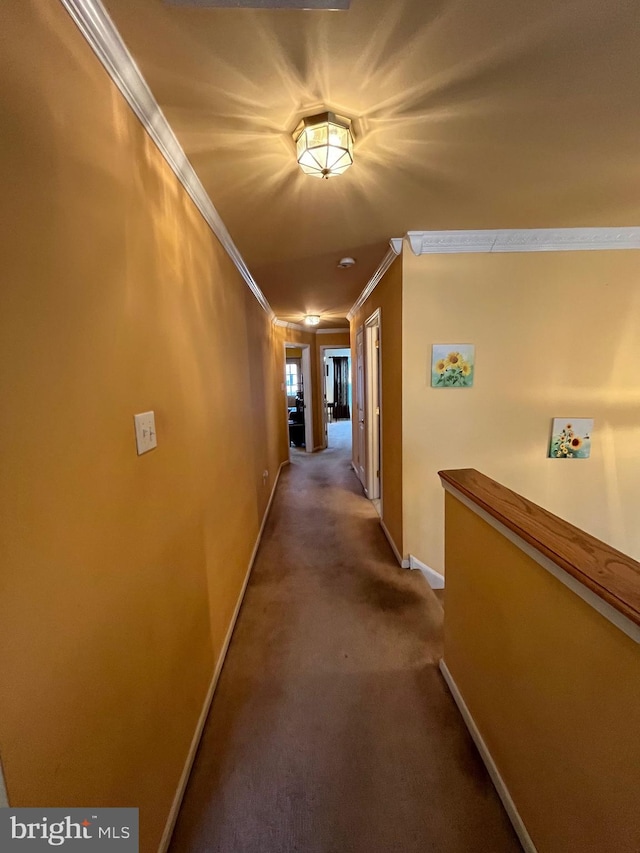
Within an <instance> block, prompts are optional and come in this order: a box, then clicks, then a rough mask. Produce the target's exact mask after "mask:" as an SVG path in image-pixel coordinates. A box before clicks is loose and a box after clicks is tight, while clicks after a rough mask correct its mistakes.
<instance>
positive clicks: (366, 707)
mask: <svg viewBox="0 0 640 853" xmlns="http://www.w3.org/2000/svg"><path fill="white" fill-rule="evenodd" d="M335 426H336V427H341V426H342V424H336V425H335ZM333 433H334V435H333V440H332V438H331V436H330V444H332V445H333V446H332V447H331V448H330V449H329V450H327V451H325V452H323V453H317V454H305V453H302V452H293V453H292V464H291V466H290V467H289V468H286V469H284V471H283V475H282V478H281V483H280V485H279V488H278V491H277V494H276V498H275V500H274V504H273V508H272V511H271V516H270V518H269V521H268V523H267V526H266V530H265V534H264V538H263V542H262V545H261V548H260V551H259V554H258V557H257V560H256V563H255V566H254V569H253V573H252V577H251V581H250V583H249V587H248V589H247V594H246V597H245V601H244V604H243V607H242V610H241V612H240V617H239V619H238V623H237V627H236V630H235V633H234V637H233V640H232V643H231V646H230V649H229V653H228V656H227V660H226V663H225V666H224V669H223V672H222V675H221V678H220V682H219V685H218V689H217V691H216V695H215V698H214V702H213V705H212V708H211V713H210V715H209V718H208V721H207V725H206V728H205V732H204V735H203V739H202V743H201V746H200V749H199V752H198V755H197V758H196V762H195V765H194V768H193V772H192V775H191V779H190V782H189V786H188V789H187V792H186V796H185V799H184V803H183V806H182V810H181V812H180V816H179V819H178V823H177V826H176V830H175V833H174V837H173V842H172V846H171V850H172V851H173V853H186V851H193V853H195V851H198V853H205V851H207V853H213V851H216V852H217V853H293V851H299V853H392V851H393V853H396V852H397V853H425V851H432V852H433V853H472V851H478V853H502V851H505V853H506V851H520V846H519V844H518V841H517V839H516V837H515V835H514V833H513V831H512V829H511V826H510V824H509V821H508V819H507V817H506V815H505V813H504V811H503V809H502V806H501V804H500V802H499V800H498V797H497V795H496V794H495V791H494V789H493V787H492V785H491V782H490V781H489V778H488V776H487V774H486V772H485V770H484V766H483V765H482V762H481V760H480V758H479V756H478V754H477V752H476V750H475V748H474V746H473V744H472V741H471V739H470V737H469V735H468V733H467V731H466V729H465V727H464V724H463V722H462V720H461V718H460V716H459V714H458V711H457V709H456V707H455V705H454V703H453V700H452V699H451V697H450V695H449V693H448V691H447V688H446V687H445V685H444V682H443V681H442V678H441V676H440V673H439V671H438V669H437V666H436V662H437V660H438V657H439V655H440V654H441V630H442V617H443V613H442V608H441V605H440V603H439V602H438V600H437V599H436V597H435V596H434V595H433V593H432V591H431V590H430V589H429V587H428V586H427V584H426V582H425V580H424V578H423V577H422V575H421V574H420V573H419V572H415V571H414V572H410V571H408V570H406V569H401V568H400V567H399V566H398V565H397V563H396V562H395V560H394V558H393V555H392V553H391V550H390V548H389V546H388V544H387V542H386V540H385V539H384V536H383V534H382V532H381V530H380V527H379V523H378V521H379V519H378V516H377V515H376V513H375V511H374V509H373V507H372V506H371V504H370V503H369V502H368V501H367V500H366V499H365V498H364V497H363V495H362V491H361V488H360V484H359V483H358V481H357V480H356V478H355V475H354V474H353V472H352V471H351V469H350V467H349V452H348V438H349V431H348V429H347V430H345V429H344V428H343V429H342V430H334V431H333Z"/></svg>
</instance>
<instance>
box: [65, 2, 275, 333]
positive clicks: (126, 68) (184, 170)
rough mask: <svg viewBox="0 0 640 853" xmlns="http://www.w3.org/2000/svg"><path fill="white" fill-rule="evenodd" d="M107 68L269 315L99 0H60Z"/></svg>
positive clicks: (215, 211) (222, 224) (269, 313)
mask: <svg viewBox="0 0 640 853" xmlns="http://www.w3.org/2000/svg"><path fill="white" fill-rule="evenodd" d="M61 3H62V5H63V6H64V7H65V9H66V10H67V12H68V13H69V14H70V15H71V17H72V19H73V20H74V22H75V23H76V25H77V26H78V29H79V30H80V32H81V33H82V35H83V36H84V37H85V39H86V40H87V41H88V43H89V45H90V46H91V48H92V49H93V51H94V52H95V54H96V56H97V57H98V59H99V60H100V62H101V63H102V64H103V65H104V67H105V68H106V70H107V73H108V74H109V76H110V77H111V79H112V80H113V82H114V83H115V84H116V86H117V87H118V89H120V91H121V92H122V94H123V95H124V97H125V99H126V100H127V102H128V103H129V106H130V107H131V109H132V110H133V111H134V113H135V114H136V115H137V116H138V118H139V119H140V121H141V122H142V125H143V127H144V128H145V130H146V131H147V133H148V134H149V136H150V137H151V139H153V141H154V142H155V144H156V145H157V147H158V149H159V151H160V153H161V154H162V156H163V157H164V158H165V160H166V161H167V163H168V164H169V166H170V167H171V169H172V170H173V171H174V173H175V175H176V177H177V178H178V180H179V181H180V183H181V184H182V186H183V187H184V188H185V190H186V191H187V193H188V194H189V195H190V196H191V199H192V200H193V203H194V204H195V205H196V207H197V208H198V210H199V211H200V213H201V214H202V216H203V217H204V219H205V221H206V222H207V224H208V225H209V227H210V228H211V230H212V231H213V233H214V234H215V235H216V237H217V238H218V240H219V241H220V243H221V244H222V247H223V248H224V250H225V251H226V252H227V254H228V255H229V257H230V258H231V260H232V261H233V263H234V264H235V265H236V267H237V269H238V272H239V273H240V275H241V276H242V278H243V279H244V280H245V282H246V284H247V285H248V286H249V289H250V290H251V292H252V293H253V295H254V296H255V298H256V299H257V300H258V302H259V303H260V305H261V306H262V308H263V309H264V310H265V311H266V313H267V314H268V315H269V317H270V318H271V319H273V317H274V313H273V310H272V309H271V306H270V305H269V303H268V302H267V299H266V297H265V295H264V293H263V292H262V291H261V290H260V288H259V287H258V285H257V283H256V281H255V279H254V278H253V276H252V275H251V273H250V272H249V268H248V267H247V265H246V263H245V261H244V258H243V257H242V255H241V254H240V252H239V251H238V248H237V247H236V245H235V243H234V242H233V240H232V239H231V235H230V234H229V232H228V231H227V228H226V226H225V224H224V222H223V221H222V219H221V218H220V214H219V213H218V211H217V210H216V209H215V207H214V206H213V202H212V201H211V199H210V198H209V196H208V195H207V192H206V190H205V188H204V187H203V186H202V183H201V181H200V178H199V177H198V176H197V175H196V173H195V170H194V168H193V166H192V165H191V163H190V162H189V160H188V158H187V155H186V154H185V152H184V150H183V148H182V146H181V145H180V143H179V142H178V140H177V138H176V135H175V134H174V132H173V130H172V129H171V125H170V124H169V122H168V121H167V119H166V118H165V116H164V113H163V112H162V110H161V109H160V106H159V104H158V102H157V101H156V99H155V98H154V96H153V93H152V91H151V89H150V88H149V86H148V85H147V82H146V81H145V79H144V77H143V76H142V73H141V72H140V69H139V68H138V66H137V65H136V62H135V60H134V58H133V57H132V55H131V54H130V53H129V50H128V48H127V46H126V44H125V43H124V41H123V39H122V37H121V35H120V33H119V32H118V30H117V29H116V26H115V24H114V23H113V21H112V20H111V18H110V17H109V15H108V13H107V11H106V9H105V8H104V6H103V5H102V3H101V2H100V0H61Z"/></svg>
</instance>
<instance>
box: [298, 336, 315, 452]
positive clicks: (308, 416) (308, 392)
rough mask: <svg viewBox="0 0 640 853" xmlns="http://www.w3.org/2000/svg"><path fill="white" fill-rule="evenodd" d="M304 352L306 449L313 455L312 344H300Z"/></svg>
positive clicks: (313, 384)
mask: <svg viewBox="0 0 640 853" xmlns="http://www.w3.org/2000/svg"><path fill="white" fill-rule="evenodd" d="M300 349H301V350H302V387H303V389H304V449H305V450H306V452H307V453H313V451H314V449H315V448H314V446H313V389H314V386H315V383H314V381H313V376H312V375H311V344H300Z"/></svg>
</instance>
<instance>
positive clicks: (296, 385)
mask: <svg viewBox="0 0 640 853" xmlns="http://www.w3.org/2000/svg"><path fill="white" fill-rule="evenodd" d="M285 378H286V384H287V397H295V396H296V394H297V393H298V391H300V368H299V366H298V364H297V362H295V361H287V367H286V377H285Z"/></svg>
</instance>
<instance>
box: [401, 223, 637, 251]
mask: <svg viewBox="0 0 640 853" xmlns="http://www.w3.org/2000/svg"><path fill="white" fill-rule="evenodd" d="M407 239H408V240H409V245H410V246H411V251H412V252H413V253H414V255H442V254H458V253H462V252H584V251H604V250H608V249H640V228H638V227H632V228H524V229H515V230H503V231H408V232H407Z"/></svg>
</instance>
